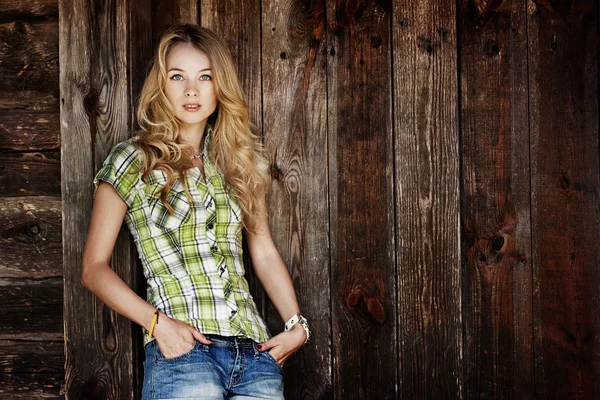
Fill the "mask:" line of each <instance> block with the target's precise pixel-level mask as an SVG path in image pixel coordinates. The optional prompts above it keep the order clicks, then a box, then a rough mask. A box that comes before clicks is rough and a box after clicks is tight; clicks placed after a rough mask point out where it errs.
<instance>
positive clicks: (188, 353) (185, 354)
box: [156, 340, 200, 362]
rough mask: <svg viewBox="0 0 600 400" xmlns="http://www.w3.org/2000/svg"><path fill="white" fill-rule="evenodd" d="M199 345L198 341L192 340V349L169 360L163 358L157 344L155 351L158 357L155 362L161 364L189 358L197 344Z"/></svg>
mask: <svg viewBox="0 0 600 400" xmlns="http://www.w3.org/2000/svg"><path fill="white" fill-rule="evenodd" d="M199 343H200V342H199V341H197V340H194V345H193V346H192V348H191V349H189V350H188V351H186V352H185V353H183V354H180V355H178V356H175V357H169V358H166V357H165V356H164V355H163V354H162V352H161V351H160V349H159V347H158V343H157V344H156V350H157V354H158V356H157V357H156V360H157V361H163V362H171V361H177V360H181V359H183V358H186V357H189V356H190V355H192V353H193V352H194V351H195V350H196V348H197V347H198V344H199Z"/></svg>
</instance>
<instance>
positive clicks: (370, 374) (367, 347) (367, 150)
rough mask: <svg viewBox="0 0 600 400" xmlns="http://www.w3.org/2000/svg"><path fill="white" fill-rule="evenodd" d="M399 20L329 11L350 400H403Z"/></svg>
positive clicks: (332, 164) (341, 341)
mask: <svg viewBox="0 0 600 400" xmlns="http://www.w3.org/2000/svg"><path fill="white" fill-rule="evenodd" d="M391 14H392V5H391V2H387V1H377V2H375V1H368V2H364V3H347V2H343V1H335V2H334V1H330V2H327V23H328V25H327V47H328V54H329V62H328V69H327V82H328V83H327V96H328V117H327V118H328V119H327V132H328V147H329V171H328V172H329V207H330V224H331V225H330V235H331V236H330V237H331V269H332V271H331V281H332V284H331V302H332V310H331V312H332V327H331V330H332V341H333V360H334V362H333V377H334V379H333V391H334V396H335V398H340V399H373V398H377V399H395V398H397V395H398V393H397V389H398V386H397V380H398V372H399V371H398V367H397V349H398V347H397V342H396V335H397V329H396V321H397V319H396V318H397V317H396V291H397V288H396V274H395V271H396V266H395V249H394V247H395V246H394V241H395V235H394V190H393V189H394V186H393V185H394V176H393V175H394V169H393V157H394V153H393V136H392V74H391V72H392V71H391V69H390V66H391V61H392V60H391V58H392V54H391V32H390V18H391ZM290 22H291V23H295V22H296V21H295V20H294V19H291V20H290ZM322 306H325V305H322Z"/></svg>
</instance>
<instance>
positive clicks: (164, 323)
mask: <svg viewBox="0 0 600 400" xmlns="http://www.w3.org/2000/svg"><path fill="white" fill-rule="evenodd" d="M153 336H154V337H155V338H156V343H157V344H158V348H159V349H160V352H161V353H162V355H163V357H165V358H173V357H178V356H180V355H183V354H185V353H187V352H188V351H190V350H191V349H193V348H194V344H195V341H196V340H197V341H199V342H200V343H204V344H212V343H214V342H213V341H212V340H210V339H208V338H207V337H206V336H204V335H203V334H202V333H200V332H199V331H197V330H196V329H195V328H194V327H193V326H190V325H188V324H186V323H185V322H182V321H179V320H177V319H173V318H169V317H168V316H167V315H165V314H164V313H162V312H159V317H158V323H157V324H156V325H155V327H154V332H153Z"/></svg>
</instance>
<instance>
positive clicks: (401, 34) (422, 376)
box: [392, 1, 464, 399]
mask: <svg viewBox="0 0 600 400" xmlns="http://www.w3.org/2000/svg"><path fill="white" fill-rule="evenodd" d="M455 6H456V4H455V3H454V2H452V1H441V2H440V1H424V2H423V1H409V2H395V3H394V11H393V15H394V20H393V24H392V26H393V35H394V36H393V43H394V45H393V54H394V58H393V74H394V127H395V142H394V143H395V183H396V185H395V192H396V199H395V201H396V229H397V238H398V240H397V266H398V292H397V296H398V297H397V304H398V308H397V312H398V320H399V327H398V333H399V336H398V337H399V339H398V343H399V347H400V348H399V365H398V368H399V371H398V372H399V381H400V382H399V391H400V393H399V397H400V398H418V399H426V398H435V399H460V398H463V396H464V393H463V390H464V377H463V371H462V367H463V359H462V332H461V284H462V282H461V264H460V241H459V238H460V207H459V201H460V197H459V196H460V190H459V186H460V171H459V167H460V165H459V132H458V114H457V109H458V104H457V100H458V99H457V91H458V82H457V44H456V8H455Z"/></svg>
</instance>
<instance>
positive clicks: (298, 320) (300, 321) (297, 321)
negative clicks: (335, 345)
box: [284, 312, 310, 344]
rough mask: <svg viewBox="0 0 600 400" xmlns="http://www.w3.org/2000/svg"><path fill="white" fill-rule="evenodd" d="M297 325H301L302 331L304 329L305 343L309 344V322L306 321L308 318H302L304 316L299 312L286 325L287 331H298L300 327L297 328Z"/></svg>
mask: <svg viewBox="0 0 600 400" xmlns="http://www.w3.org/2000/svg"><path fill="white" fill-rule="evenodd" d="M296 325H299V326H300V327H299V328H300V329H302V330H303V331H304V333H305V335H304V338H305V340H304V343H303V344H305V343H306V342H308V340H309V339H310V329H309V328H308V321H306V318H304V317H303V316H302V314H300V313H299V312H297V313H296V314H294V315H293V316H292V317H291V318H290V319H289V320H288V321H287V322H286V323H285V327H284V329H285V331H286V332H287V331H291V330H293V329H298V327H296Z"/></svg>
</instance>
